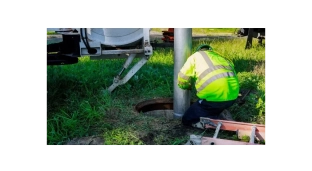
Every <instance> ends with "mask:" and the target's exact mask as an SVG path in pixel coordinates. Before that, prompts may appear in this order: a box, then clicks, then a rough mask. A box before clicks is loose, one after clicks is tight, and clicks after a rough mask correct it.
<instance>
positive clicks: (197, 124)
mask: <svg viewBox="0 0 312 171" xmlns="http://www.w3.org/2000/svg"><path fill="white" fill-rule="evenodd" d="M192 127H194V128H199V129H205V128H204V125H203V124H202V123H201V122H197V123H194V124H192Z"/></svg>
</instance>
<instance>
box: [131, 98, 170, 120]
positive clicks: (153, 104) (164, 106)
mask: <svg viewBox="0 0 312 171" xmlns="http://www.w3.org/2000/svg"><path fill="white" fill-rule="evenodd" d="M135 110H136V111H137V112H139V113H144V114H145V115H148V116H157V117H166V118H168V119H173V98H161V99H151V100H146V101H143V102H140V103H138V104H137V105H136V106H135Z"/></svg>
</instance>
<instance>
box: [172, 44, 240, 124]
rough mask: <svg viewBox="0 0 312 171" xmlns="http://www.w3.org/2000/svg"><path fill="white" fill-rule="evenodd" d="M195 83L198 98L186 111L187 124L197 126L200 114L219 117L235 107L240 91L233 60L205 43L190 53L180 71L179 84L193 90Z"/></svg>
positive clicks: (185, 121) (183, 119) (213, 117)
mask: <svg viewBox="0 0 312 171" xmlns="http://www.w3.org/2000/svg"><path fill="white" fill-rule="evenodd" d="M192 82H195V88H196V91H197V94H196V95H197V97H198V98H199V100H198V101H196V102H195V103H193V104H192V105H191V106H190V108H188V109H187V110H186V112H185V113H184V115H183V117H182V123H183V124H184V125H189V126H194V125H195V124H196V123H198V122H199V120H200V117H208V118H211V119H219V115H220V113H221V112H222V111H223V110H224V109H226V108H229V107H230V106H232V105H233V104H234V102H235V100H236V99H237V97H238V94H239V82H238V78H237V75H236V72H235V70H234V64H233V63H232V61H230V60H228V59H226V58H224V57H222V56H221V55H219V54H218V53H216V52H214V51H213V50H212V48H211V47H210V46H209V45H202V46H200V47H199V48H197V52H195V53H194V54H193V55H191V56H190V57H189V58H188V59H187V61H186V63H185V64H184V66H183V67H182V68H181V70H180V72H179V74H178V86H179V87H180V88H181V89H185V90H190V89H191V88H192Z"/></svg>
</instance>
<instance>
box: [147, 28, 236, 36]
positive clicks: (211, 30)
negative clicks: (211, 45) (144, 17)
mask: <svg viewBox="0 0 312 171" xmlns="http://www.w3.org/2000/svg"><path fill="white" fill-rule="evenodd" d="M237 29H238V28H192V33H193V34H207V35H211V34H220V33H225V34H228V33H232V34H234V33H235V31H237ZM151 30H152V31H157V32H162V31H168V28H152V29H151Z"/></svg>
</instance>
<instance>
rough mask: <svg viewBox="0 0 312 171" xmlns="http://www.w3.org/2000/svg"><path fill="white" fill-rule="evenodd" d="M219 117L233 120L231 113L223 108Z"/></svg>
mask: <svg viewBox="0 0 312 171" xmlns="http://www.w3.org/2000/svg"><path fill="white" fill-rule="evenodd" d="M219 118H220V119H221V120H228V121H234V119H233V118H232V115H231V113H230V112H229V111H228V110H226V109H224V110H223V111H222V112H221V113H220V115H219Z"/></svg>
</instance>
